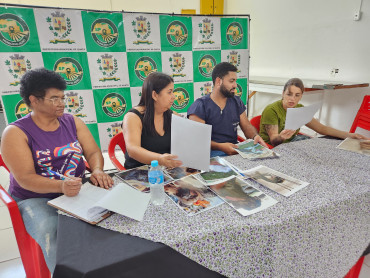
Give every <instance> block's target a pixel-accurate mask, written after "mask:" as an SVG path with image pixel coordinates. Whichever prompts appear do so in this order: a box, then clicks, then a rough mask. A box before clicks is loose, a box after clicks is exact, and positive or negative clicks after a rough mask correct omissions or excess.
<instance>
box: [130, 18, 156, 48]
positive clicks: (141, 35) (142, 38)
mask: <svg viewBox="0 0 370 278" xmlns="http://www.w3.org/2000/svg"><path fill="white" fill-rule="evenodd" d="M131 24H132V26H133V28H134V29H133V31H134V33H135V34H136V37H137V38H138V40H137V41H134V42H133V43H134V44H136V45H139V44H148V45H150V44H152V43H153V42H151V41H149V40H147V38H148V37H149V35H150V33H151V32H152V31H151V28H150V21H149V20H147V18H146V17H144V16H139V17H136V20H133V21H132V22H131Z"/></svg>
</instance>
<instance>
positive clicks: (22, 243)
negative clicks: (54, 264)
mask: <svg viewBox="0 0 370 278" xmlns="http://www.w3.org/2000/svg"><path fill="white" fill-rule="evenodd" d="M1 166H2V167H4V168H5V169H6V170H8V171H9V169H8V167H6V165H5V163H4V161H3V159H2V157H1V155H0V167H1ZM0 200H1V201H2V202H3V203H4V204H5V205H6V207H7V208H8V211H9V214H10V219H11V221H12V224H13V230H14V234H15V238H16V240H17V244H18V249H19V253H20V255H21V259H22V263H23V267H24V270H25V272H26V276H27V277H34V278H40V277H41V278H44V277H45V278H46V277H47V278H49V277H51V275H50V272H49V269H48V267H47V265H46V263H45V259H44V255H43V253H42V250H41V248H40V246H39V245H38V244H37V242H36V241H35V240H34V239H33V238H32V237H31V236H30V235H29V234H28V233H27V230H26V227H25V226H24V223H23V219H22V215H21V213H20V211H19V209H18V205H17V203H16V201H14V200H13V198H12V197H10V195H9V194H8V192H6V190H5V189H4V188H3V187H2V186H1V185H0Z"/></svg>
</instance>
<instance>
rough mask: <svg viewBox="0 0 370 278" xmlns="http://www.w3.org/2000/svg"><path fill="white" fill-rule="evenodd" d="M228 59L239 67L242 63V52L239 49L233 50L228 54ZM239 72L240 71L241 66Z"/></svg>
mask: <svg viewBox="0 0 370 278" xmlns="http://www.w3.org/2000/svg"><path fill="white" fill-rule="evenodd" d="M227 61H228V62H229V63H230V64H232V65H234V66H235V67H236V68H238V66H239V65H240V54H238V51H231V52H230V53H229V55H227ZM237 72H240V70H239V68H238V70H237Z"/></svg>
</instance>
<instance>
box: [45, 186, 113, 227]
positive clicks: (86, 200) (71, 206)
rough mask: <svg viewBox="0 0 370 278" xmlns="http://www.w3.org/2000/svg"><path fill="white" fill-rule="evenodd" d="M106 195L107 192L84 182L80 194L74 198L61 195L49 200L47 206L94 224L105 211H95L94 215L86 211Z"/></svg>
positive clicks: (101, 209)
mask: <svg viewBox="0 0 370 278" xmlns="http://www.w3.org/2000/svg"><path fill="white" fill-rule="evenodd" d="M108 193H109V191H108V190H106V189H104V188H101V187H97V186H94V185H92V184H90V183H89V182H86V183H84V184H83V185H82V187H81V190H80V192H79V193H78V194H77V195H76V196H74V197H67V196H66V195H62V196H60V197H58V198H56V199H53V200H50V201H49V202H48V204H49V205H51V206H53V207H56V208H58V209H60V210H63V211H65V212H67V213H70V214H72V215H74V216H76V217H78V218H81V219H83V220H85V221H88V222H94V221H96V220H97V219H98V218H99V217H100V216H101V215H103V214H104V213H105V212H107V210H106V209H103V208H99V209H95V210H94V213H92V212H90V213H88V211H89V209H90V208H92V207H94V206H95V204H96V203H97V202H98V201H99V200H100V199H101V198H103V197H104V196H105V195H106V194H108Z"/></svg>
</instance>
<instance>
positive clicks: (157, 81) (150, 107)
mask: <svg viewBox="0 0 370 278" xmlns="http://www.w3.org/2000/svg"><path fill="white" fill-rule="evenodd" d="M170 83H173V79H172V77H171V76H169V75H167V74H164V73H161V72H153V73H151V74H149V76H148V77H147V78H145V80H144V84H143V88H142V90H141V98H140V101H139V104H138V106H144V107H145V111H144V117H143V130H146V133H147V134H146V135H152V136H156V135H159V134H158V132H157V131H156V130H155V126H154V99H153V97H152V92H153V91H155V92H156V93H157V94H159V93H160V92H161V91H162V90H163V89H164V88H165V87H167V86H168V84H170ZM171 116H172V111H171V110H170V109H168V110H167V111H166V112H164V113H163V118H164V122H163V129H164V131H165V132H167V131H170V130H171Z"/></svg>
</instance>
